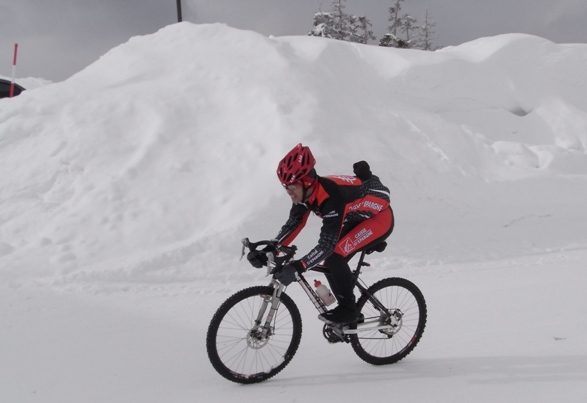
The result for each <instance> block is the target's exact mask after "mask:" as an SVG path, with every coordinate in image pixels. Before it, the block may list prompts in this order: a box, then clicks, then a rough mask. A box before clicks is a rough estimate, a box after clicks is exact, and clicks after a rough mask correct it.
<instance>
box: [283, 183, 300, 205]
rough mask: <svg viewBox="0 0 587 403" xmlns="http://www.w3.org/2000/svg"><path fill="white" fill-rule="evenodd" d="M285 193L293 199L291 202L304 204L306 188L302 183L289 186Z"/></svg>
mask: <svg viewBox="0 0 587 403" xmlns="http://www.w3.org/2000/svg"><path fill="white" fill-rule="evenodd" d="M285 191H286V192H287V194H288V195H289V197H290V198H291V201H292V202H294V203H301V202H303V201H304V200H303V197H304V188H303V187H302V183H301V182H296V183H294V184H291V185H288V186H286V187H285Z"/></svg>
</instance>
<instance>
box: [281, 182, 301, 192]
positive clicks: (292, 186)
mask: <svg viewBox="0 0 587 403" xmlns="http://www.w3.org/2000/svg"><path fill="white" fill-rule="evenodd" d="M282 185H283V187H284V188H285V189H286V190H296V189H299V188H300V187H302V183H301V182H296V183H293V184H291V185H286V184H285V183H283V184H282Z"/></svg>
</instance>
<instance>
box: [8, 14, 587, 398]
mask: <svg viewBox="0 0 587 403" xmlns="http://www.w3.org/2000/svg"><path fill="white" fill-rule="evenodd" d="M38 82H42V81H38ZM586 93H587V45H585V44H573V45H570V44H568V45H561V44H554V43H551V42H549V41H547V40H545V39H542V38H538V37H534V36H529V35H522V34H509V35H501V36H496V37H490V38H481V39H479V40H476V41H473V42H469V43H465V44H463V45H460V46H456V47H450V48H446V49H443V50H440V51H436V52H423V51H412V50H398V49H388V48H380V47H376V46H365V45H357V44H350V43H346V42H339V41H333V40H327V39H323V38H315V37H278V38H275V37H270V38H267V37H264V36H262V35H260V34H257V33H254V32H250V31H242V30H236V29H233V28H230V27H227V26H225V25H222V24H213V25H194V24H190V23H180V24H175V25H172V26H169V27H166V28H164V29H162V30H161V31H159V32H157V33H155V34H153V35H147V36H143V37H134V38H131V39H130V40H129V41H128V42H127V43H125V44H122V45H120V46H118V47H116V48H114V49H112V50H111V51H110V52H108V53H107V54H105V55H104V56H103V57H101V58H100V60H98V61H97V62H96V63H94V64H92V65H91V66H89V67H87V68H86V69H85V70H83V71H81V72H79V73H78V74H76V75H74V76H73V77H71V78H70V79H68V80H66V81H64V82H60V83H52V84H46V85H39V86H38V88H36V89H31V90H28V91H26V92H24V93H23V94H21V95H20V96H18V97H15V98H14V99H2V100H0V284H1V285H0V290H1V291H0V401H1V402H18V403H27V402H43V403H67V402H72V403H73V402H75V403H79V402H84V403H94V402H99V403H104V402H108V403H115V402H121V403H122V402H124V403H129V402H137V403H150V402H169V403H172V402H173V403H175V402H195V401H227V402H231V401H239V402H242V401H245V402H248V401H251V402H252V401H255V402H260V403H262V402H273V401H277V400H278V401H280V402H295V401H306V400H309V401H317V400H322V399H325V398H327V399H328V400H329V401H339V402H353V401H357V400H359V399H360V400H366V399H365V398H367V400H370V399H372V400H373V401H382V400H386V401H388V400H390V401H411V402H430V401H434V402H451V403H455V402H467V403H470V402H476V403H479V402H502V403H503V402H518V403H519V402H547V401H560V402H582V401H584V398H585V395H586V394H587V344H585V334H586V333H587V320H586V319H585V297H584V295H585V293H584V288H585V285H586V284H587V274H586V272H587V230H586V229H585V225H586V224H585V223H586V222H587V208H586V206H587V97H586V96H585V94H586ZM299 142H302V143H304V144H305V145H309V146H310V147H311V148H312V150H313V152H314V154H315V156H316V157H317V160H318V164H317V170H318V173H319V174H324V175H327V174H336V173H338V174H351V173H352V164H353V163H354V162H356V161H359V160H363V159H364V160H367V161H368V162H369V163H370V165H371V167H372V170H373V171H374V172H375V173H376V174H377V175H378V176H380V177H381V178H382V180H383V181H384V183H386V184H387V185H388V186H389V187H390V188H391V190H392V205H393V207H394V211H395V214H396V219H397V222H396V229H395V231H394V233H393V234H392V236H391V238H390V239H389V247H388V249H387V250H386V251H385V252H384V253H383V254H379V255H377V256H373V255H372V256H371V257H370V259H369V261H370V262H371V263H372V264H373V268H372V269H369V271H368V272H366V273H365V276H364V278H365V279H366V280H367V281H368V282H375V281H376V280H378V279H380V278H383V277H390V276H399V277H405V278H408V279H410V280H412V281H413V282H415V283H416V284H417V285H418V286H419V287H420V288H421V289H422V291H423V293H424V295H425V297H426V299H427V303H428V307H429V320H428V326H427V329H426V332H425V333H424V336H423V338H422V340H421V342H420V344H419V345H418V346H417V347H416V349H415V350H414V351H413V353H412V354H411V355H409V356H408V357H407V358H406V359H405V360H404V361H401V362H400V363H398V364H394V365H391V366H387V367H374V366H370V365H368V364H365V363H364V362H363V361H361V360H360V359H359V358H358V357H356V356H355V354H354V353H353V351H352V349H351V348H350V346H348V345H329V344H328V343H327V342H326V340H324V338H323V337H322V335H321V323H320V322H319V321H318V320H316V312H315V311H314V309H313V307H312V306H311V304H310V303H309V302H308V301H307V297H305V295H303V294H302V292H301V290H299V289H297V288H295V287H291V288H290V289H289V290H288V293H290V294H291V295H292V297H293V298H294V300H295V301H296V302H297V304H298V306H299V307H300V309H301V310H302V316H303V321H304V334H303V337H302V344H301V346H300V349H299V351H298V354H297V356H296V357H295V358H294V359H293V361H292V362H291V364H290V365H289V366H288V367H286V368H285V369H284V370H283V371H282V372H281V373H280V374H278V375H277V376H276V377H274V378H272V379H271V380H269V381H267V382H265V383H263V384H258V385H252V386H244V387H243V386H240V385H236V384H232V383H230V382H228V381H226V380H224V378H222V377H220V376H219V375H218V374H216V372H214V370H213V369H212V366H211V365H210V364H209V362H208V358H207V355H206V352H205V334H206V330H207V325H208V323H209V321H210V319H211V316H212V314H213V312H214V311H215V309H216V308H217V307H218V306H219V304H220V303H221V302H222V301H224V300H225V299H226V298H227V297H228V296H230V295H231V294H232V293H233V292H235V291H237V290H239V289H241V288H244V287H247V286H251V285H258V284H265V283H267V279H266V278H264V274H263V272H262V271H258V270H255V269H253V268H251V267H250V266H248V264H247V263H246V262H240V261H238V258H239V255H240V239H241V238H243V237H249V238H251V239H253V240H258V239H262V238H270V237H273V236H274V235H275V234H276V232H277V231H278V229H279V227H280V226H281V225H282V224H283V223H284V222H285V219H286V217H287V213H288V211H289V202H288V197H287V195H285V194H284V192H283V190H282V189H281V186H280V185H279V183H278V181H277V180H276V177H275V168H276V165H277V162H278V161H279V160H280V159H281V157H282V156H283V155H284V154H285V153H286V152H287V151H289V150H290V149H291V148H292V147H293V146H294V145H295V144H297V143H299ZM319 226H320V222H319V220H318V219H316V218H315V219H313V220H312V222H311V223H310V225H309V228H307V229H306V230H305V232H304V233H303V234H302V236H300V237H299V239H298V240H297V244H298V246H300V248H301V249H302V252H303V251H304V250H307V249H308V248H310V247H311V246H313V242H315V240H316V237H317V232H318V230H319Z"/></svg>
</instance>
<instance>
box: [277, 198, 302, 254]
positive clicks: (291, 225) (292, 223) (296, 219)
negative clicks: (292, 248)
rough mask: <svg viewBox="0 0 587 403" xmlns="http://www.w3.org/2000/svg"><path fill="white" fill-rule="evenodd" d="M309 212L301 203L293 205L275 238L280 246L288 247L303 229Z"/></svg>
mask: <svg viewBox="0 0 587 403" xmlns="http://www.w3.org/2000/svg"><path fill="white" fill-rule="evenodd" d="M309 215H310V210H309V209H308V207H307V206H306V205H305V204H303V203H294V204H293V205H292V206H291V210H290V211H289V218H288V219H287V222H286V223H285V225H283V227H281V230H280V231H279V233H278V234H277V236H276V237H275V239H276V240H277V242H278V243H279V244H281V245H285V246H287V245H289V244H291V243H292V242H293V240H294V239H295V238H296V237H297V236H298V234H299V233H300V231H301V230H302V229H303V228H304V227H305V225H306V221H307V220H308V216H309Z"/></svg>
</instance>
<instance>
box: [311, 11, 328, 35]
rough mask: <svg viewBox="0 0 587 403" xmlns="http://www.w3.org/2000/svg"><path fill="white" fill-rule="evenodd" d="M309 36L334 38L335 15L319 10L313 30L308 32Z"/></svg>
mask: <svg viewBox="0 0 587 403" xmlns="http://www.w3.org/2000/svg"><path fill="white" fill-rule="evenodd" d="M308 35H309V36H321V37H323V38H333V37H334V36H333V35H334V17H333V16H332V14H331V13H325V12H322V11H320V12H317V13H316V14H315V15H314V22H313V24H312V30H311V31H310V32H308Z"/></svg>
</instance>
